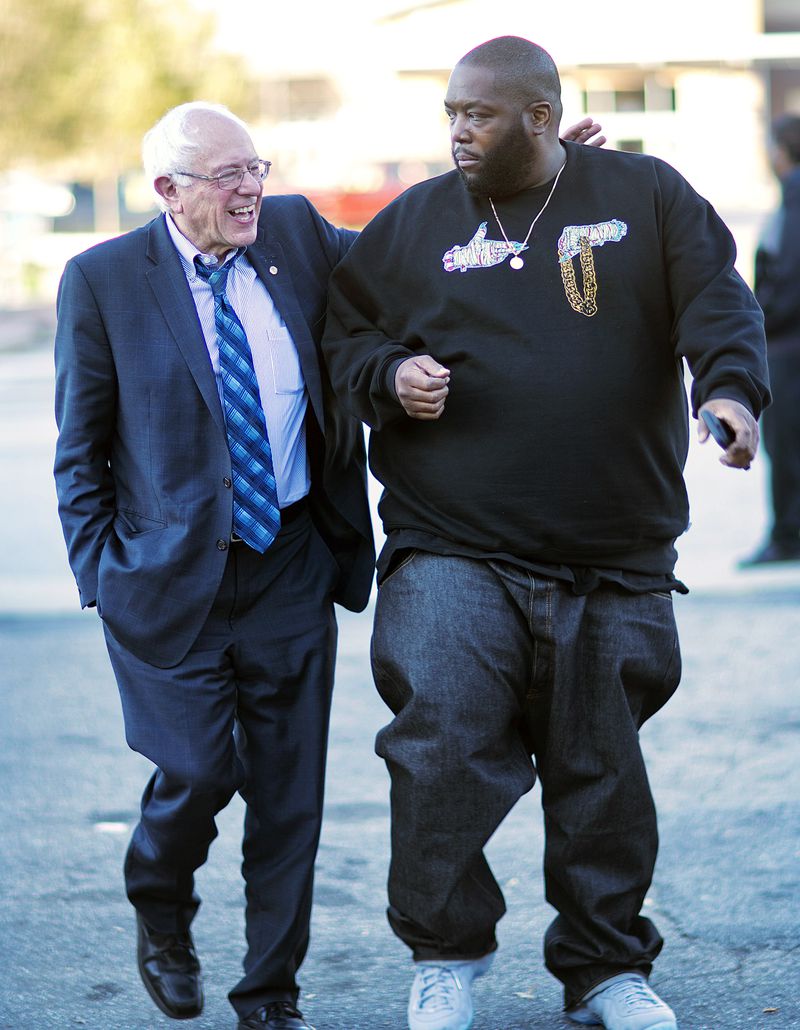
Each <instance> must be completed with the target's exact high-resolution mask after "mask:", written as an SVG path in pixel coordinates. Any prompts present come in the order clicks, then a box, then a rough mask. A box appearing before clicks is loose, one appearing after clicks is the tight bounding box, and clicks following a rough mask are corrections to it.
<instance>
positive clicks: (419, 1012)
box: [408, 952, 494, 1030]
mask: <svg viewBox="0 0 800 1030" xmlns="http://www.w3.org/2000/svg"><path fill="white" fill-rule="evenodd" d="M493 960H494V952H490V953H489V954H488V955H484V956H483V957H482V958H478V959H474V960H473V961H471V962H461V961H453V960H448V959H439V960H438V961H430V962H417V963H415V965H416V972H415V973H414V982H413V983H412V985H411V995H410V997H409V999H408V1026H409V1030H469V1028H470V1027H471V1026H472V1017H473V1015H474V1010H473V1007H472V981H473V980H474V979H475V977H476V976H482V975H483V974H484V973H485V972H486V971H487V970H488V969H489V967H490V966H491V964H492V962H493Z"/></svg>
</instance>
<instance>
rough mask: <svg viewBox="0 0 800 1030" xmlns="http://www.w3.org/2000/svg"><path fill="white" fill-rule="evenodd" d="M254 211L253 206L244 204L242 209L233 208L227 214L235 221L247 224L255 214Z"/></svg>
mask: <svg viewBox="0 0 800 1030" xmlns="http://www.w3.org/2000/svg"><path fill="white" fill-rule="evenodd" d="M255 210H256V206H255V204H246V205H245V206H244V207H235V208H233V210H232V211H229V212H228V213H229V214H230V215H232V216H233V217H234V218H235V219H237V221H240V222H248V221H249V220H250V219H251V218H252V217H253V215H254V214H255Z"/></svg>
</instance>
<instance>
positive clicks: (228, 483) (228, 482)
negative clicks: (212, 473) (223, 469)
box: [222, 476, 232, 490]
mask: <svg viewBox="0 0 800 1030" xmlns="http://www.w3.org/2000/svg"><path fill="white" fill-rule="evenodd" d="M222 485H223V486H224V487H226V488H227V489H228V490H230V488H231V486H232V484H231V481H230V479H228V477H227V476H225V478H224V479H223V480H222Z"/></svg>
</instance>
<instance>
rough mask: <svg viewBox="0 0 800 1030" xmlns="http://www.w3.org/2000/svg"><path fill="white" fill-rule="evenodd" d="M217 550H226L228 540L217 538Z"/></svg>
mask: <svg viewBox="0 0 800 1030" xmlns="http://www.w3.org/2000/svg"><path fill="white" fill-rule="evenodd" d="M217 550H218V551H227V550H228V541H227V540H217Z"/></svg>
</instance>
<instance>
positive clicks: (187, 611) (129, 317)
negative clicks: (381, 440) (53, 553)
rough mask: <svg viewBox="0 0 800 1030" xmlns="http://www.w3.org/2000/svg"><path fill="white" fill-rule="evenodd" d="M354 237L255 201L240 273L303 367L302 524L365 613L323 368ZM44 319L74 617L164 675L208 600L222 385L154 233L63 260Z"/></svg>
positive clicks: (176, 264) (349, 485) (365, 534)
mask: <svg viewBox="0 0 800 1030" xmlns="http://www.w3.org/2000/svg"><path fill="white" fill-rule="evenodd" d="M353 236H354V234H353V233H349V232H347V231H346V230H343V229H336V228H334V227H333V226H332V225H330V224H329V223H328V222H326V221H325V220H324V219H323V218H322V217H321V216H320V215H319V213H318V212H317V211H316V210H315V209H314V208H313V207H312V205H311V204H310V203H309V202H308V201H307V200H306V199H305V198H304V197H299V196H288V197H265V198H264V200H263V203H262V208H261V216H260V219H259V229H258V237H257V239H256V242H255V243H254V244H253V245H252V246H251V247H248V249H247V255H248V259H249V260H250V262H251V264H252V265H253V267H254V268H255V270H256V273H257V274H258V276H259V278H260V279H261V281H262V282H263V283H264V285H265V286H266V288H267V290H268V291H269V293H270V295H271V297H272V299H273V301H274V303H275V306H276V307H277V308H278V310H279V311H280V313H281V315H282V316H283V319H284V321H285V322H286V325H287V326H288V328H289V331H290V332H291V334H292V337H293V339H294V342H295V344H296V346H297V350H298V353H299V356H300V364H301V367H302V370H303V375H304V377H305V381H306V386H307V389H308V396H309V406H308V414H307V419H306V427H307V440H308V450H309V457H310V461H311V478H312V487H311V494H310V500H311V509H312V517H313V519H314V522H315V525H316V526H317V528H318V530H319V531H320V533H321V535H322V537H323V539H324V540H325V542H326V543H327V545H328V547H329V548H330V550H331V552H332V553H333V555H334V557H335V558H336V561H337V563H338V565H339V569H340V578H339V583H338V586H337V589H336V592H335V594H334V599H335V600H336V601H338V602H339V603H341V604H342V605H344V606H345V607H347V608H350V609H351V610H353V611H360V610H362V609H363V608H364V607H365V605H366V603H367V601H368V598H369V592H370V587H371V582H372V572H373V567H374V548H373V541H372V527H371V520H370V513H369V506H368V503H367V493H366V462H365V456H364V441H363V432H362V427H361V425H360V424H359V423H358V422H356V420H354V419H353V418H351V417H350V416H348V415H346V414H345V413H344V412H343V411H342V410H341V409H340V408H339V406H338V405H337V404H336V402H335V399H334V395H333V392H332V390H331V389H330V385H329V382H328V380H327V375H326V373H325V370H324V366H323V365H322V362H321V360H320V357H319V340H320V336H321V334H322V329H323V324H324V317H325V305H326V297H327V284H328V277H329V275H330V272H331V270H332V269H333V267H334V265H335V264H336V263H337V262H338V261H339V259H340V258H341V257H342V255H343V254H344V253H345V251H346V250H347V248H348V246H349V245H350V242H351V241H352V239H353ZM273 270H275V271H273ZM57 309H58V328H57V332H56V342H55V361H56V420H57V423H58V427H59V436H58V443H57V447H56V459H55V478H56V489H57V493H58V502H59V514H60V517H61V523H62V526H63V530H64V536H65V539H66V542H67V550H68V554H69V561H70V565H71V567H72V570H73V573H74V575H75V578H76V580H77V584H78V590H79V593H80V598H81V604H82V605H83V606H84V607H85V606H87V605H94V604H96V605H97V608H98V611H99V613H100V615H101V617H102V618H103V620H104V622H105V624H106V626H107V627H108V628H109V629H110V630H111V632H112V633H113V635H114V636H115V637H116V638H117V640H119V642H120V643H121V644H122V645H123V646H124V647H126V648H127V649H128V650H129V651H131V652H132V653H133V654H135V655H137V656H138V657H139V658H142V659H143V660H145V661H148V662H150V663H151V664H153V665H157V666H160V667H163V668H166V667H169V666H172V665H175V664H177V663H178V662H179V661H180V660H181V659H182V658H183V657H184V656H185V654H186V653H187V651H188V650H189V648H190V647H191V645H192V643H193V642H194V640H195V639H196V637H197V634H198V633H199V631H200V629H201V627H202V625H203V623H204V621H205V619H206V616H207V615H208V612H209V610H210V608H211V605H212V602H213V600H214V597H215V595H216V593H217V590H218V587H219V584H220V580H221V578H222V573H223V570H224V567H225V562H226V560H227V543H228V541H229V539H230V533H231V524H232V511H233V496H232V494H233V491H232V490H231V489H230V487H229V485H226V480H229V479H230V476H231V461H230V453H229V451H228V446H227V440H226V436H225V425H224V418H223V413H222V407H221V404H220V399H219V394H218V392H217V384H216V381H215V378H214V373H213V369H212V366H211V361H210V358H209V355H208V350H207V348H206V344H205V340H204V338H203V332H202V329H201V326H200V320H199V318H198V316H197V310H196V308H195V305H194V301H193V299H192V295H191V291H190V289H189V285H188V283H187V281H186V277H185V275H184V272H183V268H182V266H181V263H180V259H179V257H178V254H177V251H176V250H175V247H174V245H173V244H172V241H171V239H170V237H169V234H168V231H167V228H166V224H165V221H164V216H163V215H162V216H160V217H158V218H156V219H154V220H153V221H152V222H150V223H149V224H148V225H145V226H144V227H142V228H141V229H136V230H134V231H132V232H129V233H126V234H125V235H124V236H120V237H118V238H117V239H113V240H109V241H107V242H105V243H102V244H100V245H98V246H96V247H93V248H91V249H90V250H88V251H86V252H85V253H83V254H80V255H78V256H77V257H74V258H72V259H71V260H70V261H69V262H68V264H67V266H66V268H65V270H64V275H63V277H62V280H61V284H60V287H59V293H58V302H57Z"/></svg>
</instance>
